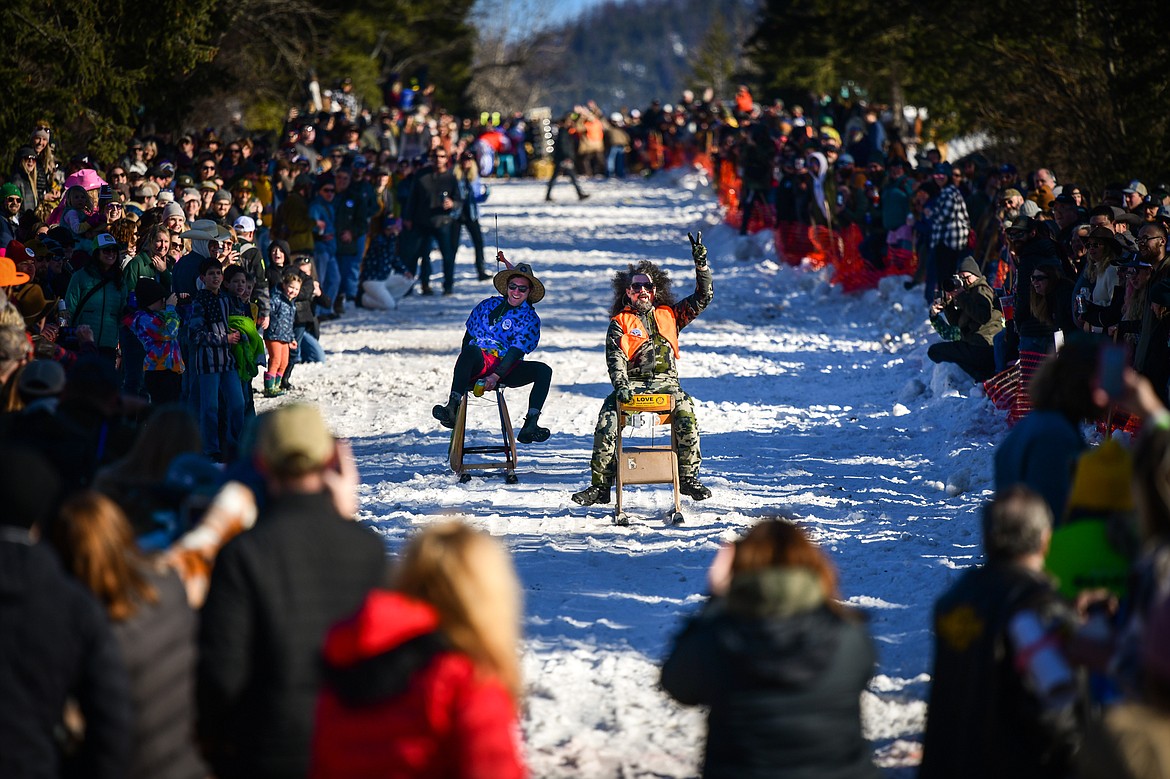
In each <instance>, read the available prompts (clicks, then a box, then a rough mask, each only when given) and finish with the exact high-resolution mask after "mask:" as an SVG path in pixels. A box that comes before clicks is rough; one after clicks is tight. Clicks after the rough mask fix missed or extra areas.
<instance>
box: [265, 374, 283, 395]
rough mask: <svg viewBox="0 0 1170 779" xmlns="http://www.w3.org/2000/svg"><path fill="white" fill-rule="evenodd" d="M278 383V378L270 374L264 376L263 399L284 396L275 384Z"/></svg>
mask: <svg viewBox="0 0 1170 779" xmlns="http://www.w3.org/2000/svg"><path fill="white" fill-rule="evenodd" d="M278 381H280V379H279V377H277V376H273V375H272V374H271V373H266V374H264V397H266V398H279V397H280V396H281V395H283V394H284V392H283V391H282V390H281V389H280V386H279V385H278V384H277V382H278Z"/></svg>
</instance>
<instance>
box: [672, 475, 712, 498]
mask: <svg viewBox="0 0 1170 779" xmlns="http://www.w3.org/2000/svg"><path fill="white" fill-rule="evenodd" d="M678 491H679V492H681V493H682V494H683V495H686V496H687V497H688V498H690V499H691V500H706V499H707V498H709V497H711V490H709V489H707V488H706V487H704V486H703V485H702V484H700V483H699V480H698V479H697V478H695V477H694V476H684V477H683V478H681V479H679V480H678Z"/></svg>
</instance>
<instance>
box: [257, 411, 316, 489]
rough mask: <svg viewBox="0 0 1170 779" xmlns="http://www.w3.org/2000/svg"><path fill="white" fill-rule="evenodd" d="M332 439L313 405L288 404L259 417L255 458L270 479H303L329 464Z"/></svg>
mask: <svg viewBox="0 0 1170 779" xmlns="http://www.w3.org/2000/svg"><path fill="white" fill-rule="evenodd" d="M335 453H336V440H335V439H334V437H333V433H332V432H330V430H329V427H328V426H327V425H326V424H325V419H324V418H323V417H322V416H321V412H320V411H319V410H318V409H317V407H316V406H313V405H310V404H308V403H288V404H285V405H283V406H281V407H280V408H277V409H274V410H272V411H269V412H268V413H266V414H264V415H263V416H261V417H260V424H259V428H258V430H257V432H256V459H257V460H258V461H259V462H260V464H261V466H262V467H263V469H264V470H265V471H267V472H268V473H271V474H272V475H274V476H278V477H279V476H284V477H288V476H304V475H305V474H309V473H314V472H317V471H321V470H324V469H325V467H326V466H328V465H329V463H330V462H332V461H333V458H334V455H335Z"/></svg>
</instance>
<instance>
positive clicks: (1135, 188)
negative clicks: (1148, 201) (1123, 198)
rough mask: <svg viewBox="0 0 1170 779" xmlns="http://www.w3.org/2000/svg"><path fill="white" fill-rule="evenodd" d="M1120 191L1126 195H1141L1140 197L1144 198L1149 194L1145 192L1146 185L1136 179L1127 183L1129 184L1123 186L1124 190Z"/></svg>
mask: <svg viewBox="0 0 1170 779" xmlns="http://www.w3.org/2000/svg"><path fill="white" fill-rule="evenodd" d="M1121 191H1122V192H1123V193H1125V194H1127V195H1141V196H1142V197H1145V196H1146V195H1148V194H1149V192H1147V191H1146V185H1145V184H1143V183H1142V182H1140V181H1138V180H1137V179H1134V180H1133V181H1131V182H1129V184H1127V185H1126V186H1125V189H1123V190H1121Z"/></svg>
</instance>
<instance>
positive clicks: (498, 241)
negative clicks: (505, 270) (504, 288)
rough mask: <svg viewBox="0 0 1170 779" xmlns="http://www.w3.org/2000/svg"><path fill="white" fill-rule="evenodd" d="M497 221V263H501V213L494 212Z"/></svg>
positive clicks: (493, 215) (493, 216)
mask: <svg viewBox="0 0 1170 779" xmlns="http://www.w3.org/2000/svg"><path fill="white" fill-rule="evenodd" d="M492 218H493V219H495V221H496V265H499V264H500V215H499V214H492Z"/></svg>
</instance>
